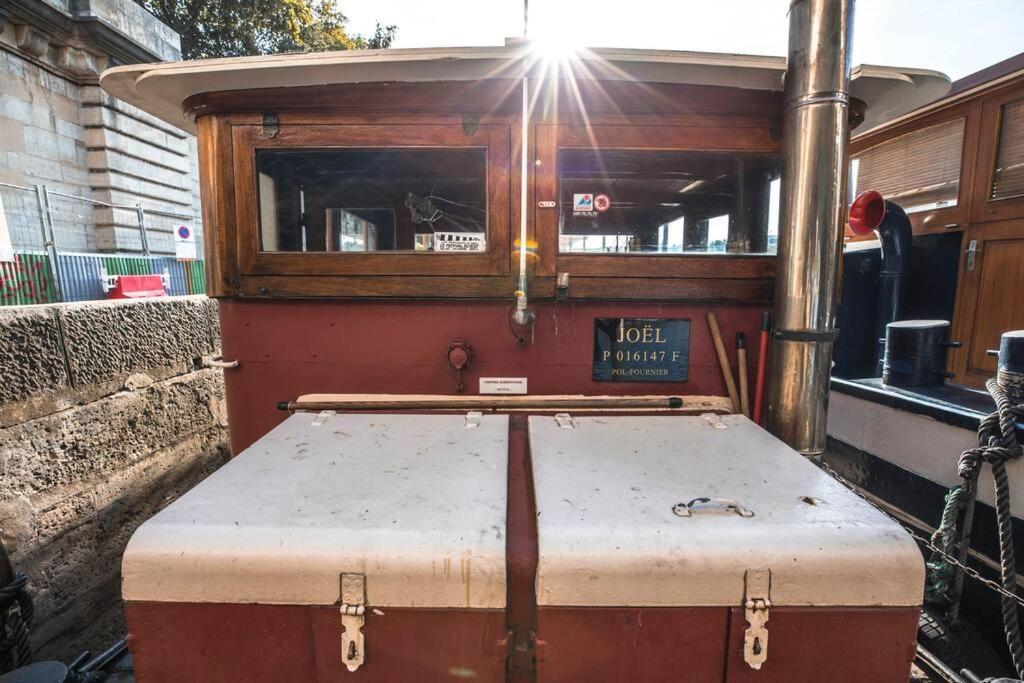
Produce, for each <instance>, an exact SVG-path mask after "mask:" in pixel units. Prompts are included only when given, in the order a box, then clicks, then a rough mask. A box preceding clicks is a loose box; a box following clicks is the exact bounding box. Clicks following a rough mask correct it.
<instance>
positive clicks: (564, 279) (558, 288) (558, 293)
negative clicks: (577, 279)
mask: <svg viewBox="0 0 1024 683" xmlns="http://www.w3.org/2000/svg"><path fill="white" fill-rule="evenodd" d="M568 300H569V273H559V274H558V277H557V278H556V279H555V301H568Z"/></svg>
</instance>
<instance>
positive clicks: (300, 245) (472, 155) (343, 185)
mask: <svg viewBox="0 0 1024 683" xmlns="http://www.w3.org/2000/svg"><path fill="white" fill-rule="evenodd" d="M256 172H257V173H258V175H259V183H258V194H259V220H260V250H261V251H263V252H278V251H285V252H337V253H341V254H352V253H366V252H412V253H416V252H446V253H451V254H459V253H474V252H485V251H487V153H486V150H484V149H480V148H464V149H400V148H392V149H379V148H378V149H303V150H294V149H292V150H278V149H264V150H257V152H256Z"/></svg>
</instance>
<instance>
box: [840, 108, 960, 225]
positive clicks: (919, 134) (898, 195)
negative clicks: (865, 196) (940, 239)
mask: <svg viewBox="0 0 1024 683" xmlns="http://www.w3.org/2000/svg"><path fill="white" fill-rule="evenodd" d="M963 146H964V119H957V120H955V121H949V122H947V123H940V124H937V125H934V126H929V127H928V128H925V129H923V130H918V131H914V132H913V133H908V134H906V135H902V136H900V137H898V138H895V139H893V140H887V141H886V142H883V143H881V144H879V145H876V146H874V147H872V148H871V149H868V150H865V151H864V152H862V153H860V154H858V155H857V156H855V157H854V158H853V168H852V169H851V177H852V178H851V179H852V180H853V182H852V183H851V185H852V189H853V190H854V192H853V196H854V197H856V196H857V195H859V194H860V193H861V192H865V191H867V190H878V191H879V192H881V193H882V196H883V197H885V198H886V199H889V200H892V201H894V202H896V203H897V204H899V205H900V206H902V207H903V209H904V210H905V211H906V212H907V213H912V212H914V211H928V210H931V209H941V208H946V207H950V206H956V203H957V195H958V194H959V191H960V159H961V156H962V153H963Z"/></svg>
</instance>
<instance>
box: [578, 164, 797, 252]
mask: <svg viewBox="0 0 1024 683" xmlns="http://www.w3.org/2000/svg"><path fill="white" fill-rule="evenodd" d="M558 184H559V251H560V252H562V253H577V254H623V253H628V254H655V255H656V254H691V253H692V254H705V255H714V254H725V253H737V254H773V253H775V248H776V239H777V235H778V217H779V205H780V202H779V188H780V182H779V162H778V160H777V159H775V158H774V157H765V156H757V155H743V154H736V153H722V152H684V151H662V150H657V151H655V150H625V149H616V150H609V149H562V150H559V152H558Z"/></svg>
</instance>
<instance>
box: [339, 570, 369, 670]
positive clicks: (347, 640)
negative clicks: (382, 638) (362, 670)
mask: <svg viewBox="0 0 1024 683" xmlns="http://www.w3.org/2000/svg"><path fill="white" fill-rule="evenodd" d="M340 610H341V628H342V629H344V632H343V633H342V634H341V661H342V663H343V664H344V665H345V667H346V668H347V669H348V670H349V671H355V670H356V669H358V668H359V667H360V666H362V664H363V662H364V661H365V660H366V643H365V642H364V638H365V636H364V635H363V626H364V625H365V623H366V575H365V574H342V575H341V607H340Z"/></svg>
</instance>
